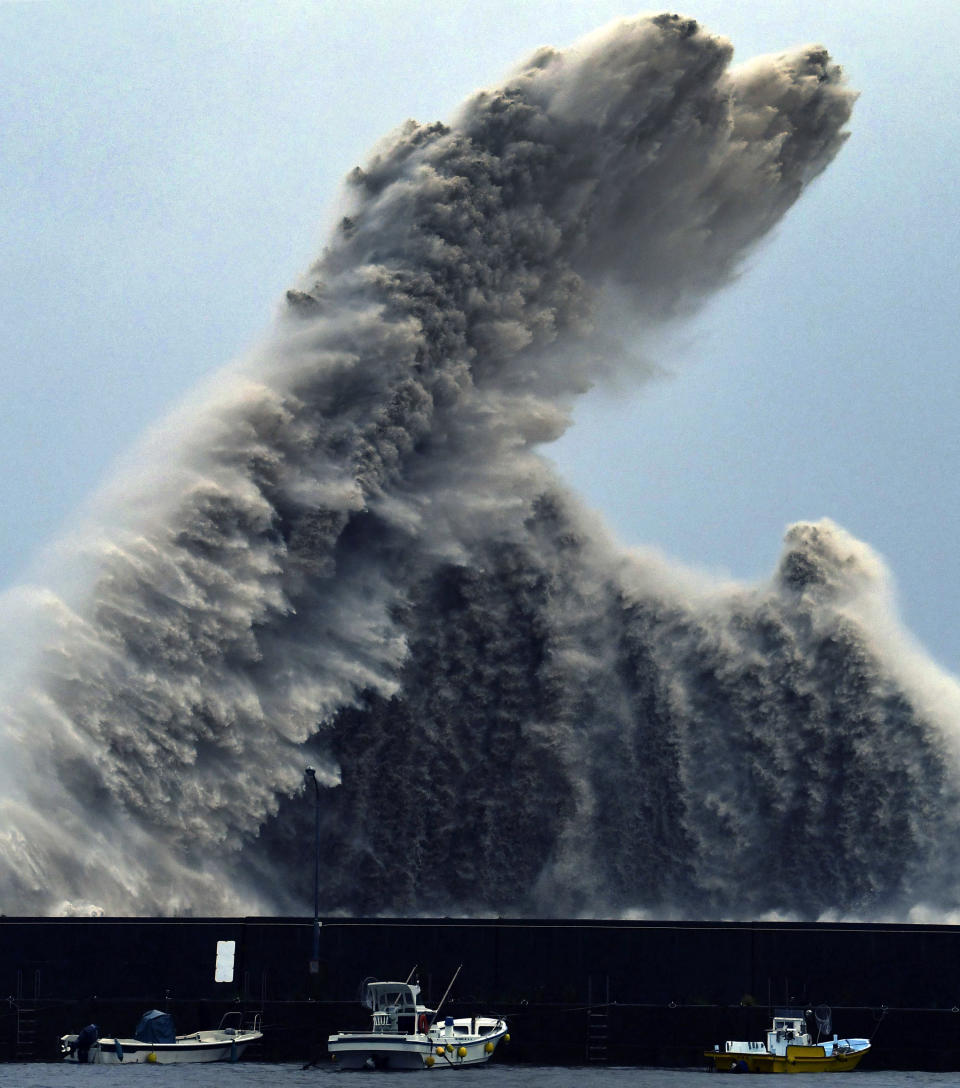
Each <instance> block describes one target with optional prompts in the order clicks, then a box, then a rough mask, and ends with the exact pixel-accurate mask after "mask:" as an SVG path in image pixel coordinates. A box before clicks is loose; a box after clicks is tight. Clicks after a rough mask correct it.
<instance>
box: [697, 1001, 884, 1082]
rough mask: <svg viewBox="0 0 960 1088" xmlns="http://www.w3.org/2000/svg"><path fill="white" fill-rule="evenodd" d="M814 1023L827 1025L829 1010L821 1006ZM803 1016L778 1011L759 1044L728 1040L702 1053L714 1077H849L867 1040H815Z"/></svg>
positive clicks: (805, 1017)
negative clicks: (828, 1075)
mask: <svg viewBox="0 0 960 1088" xmlns="http://www.w3.org/2000/svg"><path fill="white" fill-rule="evenodd" d="M820 1008H821V1009H823V1010H824V1012H823V1014H821V1011H820V1009H818V1010H817V1022H818V1024H820V1025H821V1026H822V1025H823V1024H824V1023H826V1024H829V1023H830V1016H831V1014H830V1010H829V1009H828V1008H826V1006H821V1007H820ZM806 1020H807V1014H805V1013H803V1012H801V1011H799V1010H796V1009H780V1010H778V1011H777V1012H776V1013H775V1014H774V1017H773V1023H772V1024H771V1026H770V1029H769V1030H768V1031H767V1035H766V1038H765V1039H763V1040H756V1041H752V1040H739V1039H728V1040H727V1041H726V1042H725V1043H724V1045H723V1048H722V1049H721V1048H720V1047H719V1046H715V1047H714V1048H713V1050H708V1051H706V1052H705V1053H704V1057H705V1058H707V1059H708V1060H709V1061H710V1063H711V1065H712V1067H713V1069H714V1070H715V1071H716V1072H718V1073H849V1072H850V1071H851V1070H853V1069H856V1068H857V1066H858V1065H859V1064H860V1061H861V1059H862V1058H864V1057H865V1056H866V1055H867V1053H868V1052H869V1050H870V1040H869V1039H840V1038H838V1037H837V1036H836V1035H834V1036H833V1038H832V1039H821V1038H819V1036H818V1038H817V1039H816V1040H814V1039H813V1037H812V1036H811V1035H810V1034H809V1032H808V1031H807V1027H806ZM829 1030H830V1028H829V1026H828V1027H827V1028H826V1031H827V1032H829Z"/></svg>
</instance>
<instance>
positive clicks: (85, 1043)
mask: <svg viewBox="0 0 960 1088" xmlns="http://www.w3.org/2000/svg"><path fill="white" fill-rule="evenodd" d="M99 1038H100V1029H99V1028H98V1027H97V1025H96V1024H87V1026H86V1027H85V1028H84V1029H83V1031H81V1032H80V1034H79V1035H78V1036H77V1041H76V1042H75V1043H74V1044H73V1048H74V1050H76V1052H77V1061H78V1062H88V1061H89V1060H90V1047H92V1046H93V1044H94V1043H95V1042H96V1041H97V1039H99Z"/></svg>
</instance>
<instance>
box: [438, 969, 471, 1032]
mask: <svg viewBox="0 0 960 1088" xmlns="http://www.w3.org/2000/svg"><path fill="white" fill-rule="evenodd" d="M462 968H463V964H462V963H461V964H460V966H459V967H458V968H457V969H456V971H454V972H453V978H452V979H450V985H449V986H448V987H447V988H446V990H445V991H444V995H443V997H441V998H440V1004H439V1005H438V1006H437V1007H436V1008H435V1009H434V1010H433V1019H432V1020H431V1021H430V1023H431V1024H435V1023H436V1022H437V1016H438V1015H439V1013H440V1010H441V1008H443V1003H444V1001H446V1000H447V994H449V993H450V991H451V990H452V989H453V984H454V983H455V982H456V981H457V975H459V974H460V971H461V970H462Z"/></svg>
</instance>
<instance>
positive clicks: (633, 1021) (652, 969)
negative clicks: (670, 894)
mask: <svg viewBox="0 0 960 1088" xmlns="http://www.w3.org/2000/svg"><path fill="white" fill-rule="evenodd" d="M321 922H322V925H321V928H320V940H319V950H320V955H319V960H318V961H317V962H316V964H315V965H314V964H312V963H311V956H312V942H313V920H312V919H309V918H308V919H304V918H153V919H132V918H55V919H54V918H6V917H3V918H0V994H2V995H3V996H4V997H5V998H6V1002H5V1007H2V1008H0V1060H4V1061H23V1060H29V1059H39V1060H50V1059H55V1058H56V1057H57V1056H58V1055H57V1049H56V1040H57V1038H58V1036H59V1035H61V1034H63V1033H65V1032H67V1031H75V1030H78V1029H79V1028H80V1027H82V1026H83V1025H84V1024H87V1023H91V1022H93V1023H96V1024H98V1025H99V1027H100V1028H101V1030H102V1031H103V1032H104V1033H117V1034H127V1033H129V1032H130V1031H131V1030H132V1029H133V1026H134V1025H135V1023H136V1021H137V1019H138V1017H139V1015H140V1013H142V1012H143V1011H144V1010H145V1009H147V1008H151V1007H157V1008H165V1009H169V1010H170V1011H171V1012H172V1013H173V1014H174V1017H175V1020H176V1022H177V1025H178V1030H181V1031H192V1030H195V1029H198V1028H202V1027H208V1026H211V1025H215V1024H216V1023H217V1022H219V1020H220V1017H221V1015H222V1014H223V1013H224V1012H226V1011H229V1010H236V1009H240V1010H241V1011H243V1012H244V1013H246V1014H248V1015H253V1014H254V1013H260V1014H261V1016H262V1023H263V1025H264V1031H265V1035H264V1039H263V1043H262V1044H261V1046H260V1047H259V1048H258V1051H257V1052H252V1053H251V1054H249V1055H248V1057H249V1058H250V1059H252V1060H256V1059H257V1058H258V1057H259V1058H262V1059H264V1060H276V1061H297V1060H302V1061H304V1062H307V1061H312V1060H315V1061H319V1062H325V1061H327V1060H328V1059H327V1057H326V1051H325V1045H324V1043H325V1039H326V1036H327V1034H329V1033H330V1032H331V1031H333V1030H335V1029H336V1028H342V1027H354V1026H355V1027H359V1026H362V1025H364V1024H365V1023H366V1016H367V1014H366V1011H365V1010H364V1009H363V1008H361V1007H360V1005H359V1003H358V994H359V989H360V983H361V982H362V980H363V979H364V978H367V977H370V976H374V977H379V978H398V977H399V978H405V977H406V976H407V974H408V973H409V972H410V971H411V969H413V968H414V967H415V966H416V971H417V975H418V976H419V978H420V982H421V985H422V986H423V990H424V995H425V997H426V1000H427V1002H428V1003H430V1002H434V1003H435V1002H437V1001H439V1000H440V998H441V996H442V994H443V991H444V990H445V989H446V986H447V983H448V982H449V980H450V978H451V976H452V975H453V972H454V971H455V970H456V968H457V966H458V965H459V964H461V963H462V964H463V968H462V970H461V972H460V976H459V978H458V980H457V985H456V987H455V988H454V990H453V991H452V992H451V995H450V997H449V998H448V1000H447V1004H446V1005H445V1007H444V1011H447V1012H450V1013H452V1014H457V1013H461V1014H463V1015H466V1014H467V1013H468V1012H470V1011H477V1012H496V1013H499V1014H501V1015H504V1016H506V1017H507V1018H508V1020H509V1021H510V1024H511V1036H512V1040H511V1043H510V1045H509V1047H508V1048H506V1049H505V1050H504V1052H503V1054H502V1059H501V1055H499V1054H498V1060H505V1061H516V1062H525V1061H529V1062H536V1063H538V1064H551V1063H552V1064H557V1065H570V1064H580V1063H588V1062H608V1063H611V1064H621V1065H622V1064H626V1065H648V1064H649V1065H676V1066H690V1065H699V1064H701V1061H702V1059H701V1052H702V1050H703V1049H704V1048H706V1047H711V1046H713V1044H714V1043H718V1042H722V1041H723V1040H724V1039H726V1038H759V1037H760V1036H761V1034H762V1032H763V1030H764V1029H765V1027H766V1026H767V1021H768V1018H769V1011H770V1008H771V1007H781V1006H785V1005H789V1006H793V1007H803V1008H808V1009H812V1008H815V1007H816V1006H818V1005H829V1006H831V1007H832V1009H833V1030H834V1031H836V1032H839V1033H840V1034H841V1035H853V1036H867V1037H870V1038H871V1039H872V1040H873V1041H874V1049H873V1052H872V1053H871V1055H870V1057H869V1059H868V1062H869V1066H870V1067H872V1068H903V1069H907V1068H909V1069H931V1070H933V1069H941V1070H946V1069H960V927H955V926H946V925H886V924H851V923H830V924H808V923H788V922H779V923H770V922H742V923H741V922H662V921H622V920H604V921H596V920H580V919H538V920H528V919H503V918H497V919H450V918H444V919H419V918H417V919H407V918H394V919H384V918H375V919H368V918H341V917H337V918H324V919H322V920H321ZM218 951H219V952H220V954H221V955H220V962H219V965H218V958H217V956H218ZM245 1060H246V1059H245Z"/></svg>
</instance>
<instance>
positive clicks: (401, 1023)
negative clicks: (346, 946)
mask: <svg viewBox="0 0 960 1088" xmlns="http://www.w3.org/2000/svg"><path fill="white" fill-rule="evenodd" d="M458 973H459V968H458ZM411 976H412V972H411ZM455 978H456V975H454V979H455ZM450 985H451V986H452V985H453V983H452V982H451V984H450ZM449 992H450V988H449V987H448V988H447V993H449ZM445 999H446V994H444V1000H445ZM362 1003H363V1004H364V1005H365V1006H366V1007H367V1008H368V1009H370V1012H371V1015H372V1020H373V1022H372V1024H371V1026H370V1028H369V1029H367V1030H366V1031H338V1032H336V1033H335V1034H333V1035H331V1036H330V1037H329V1038H328V1039H327V1049H328V1050H329V1051H330V1057H331V1058H332V1059H333V1061H335V1062H336V1063H337V1065H338V1066H339V1067H340V1068H341V1069H424V1068H426V1069H446V1068H450V1069H455V1068H460V1067H462V1066H467V1065H483V1064H484V1063H485V1062H488V1061H489V1060H490V1059H491V1058H492V1057H493V1055H494V1052H495V1051H496V1049H497V1047H498V1046H499V1045H500V1043H502V1042H504V1041H505V1040H509V1038H510V1036H509V1035H508V1034H507V1024H506V1021H505V1020H502V1019H500V1018H499V1017H495V1016H461V1017H452V1016H447V1017H444V1018H443V1019H442V1020H441V1019H440V1018H439V1017H438V1015H437V1010H436V1009H431V1008H428V1007H427V1006H426V1005H423V1004H421V1003H420V987H419V986H418V985H417V984H416V983H415V982H411V981H410V978H408V979H407V981H406V982H376V981H373V980H369V981H367V982H366V983H364V993H363V998H362ZM442 1004H443V1001H441V1002H440V1005H441V1006H442Z"/></svg>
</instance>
